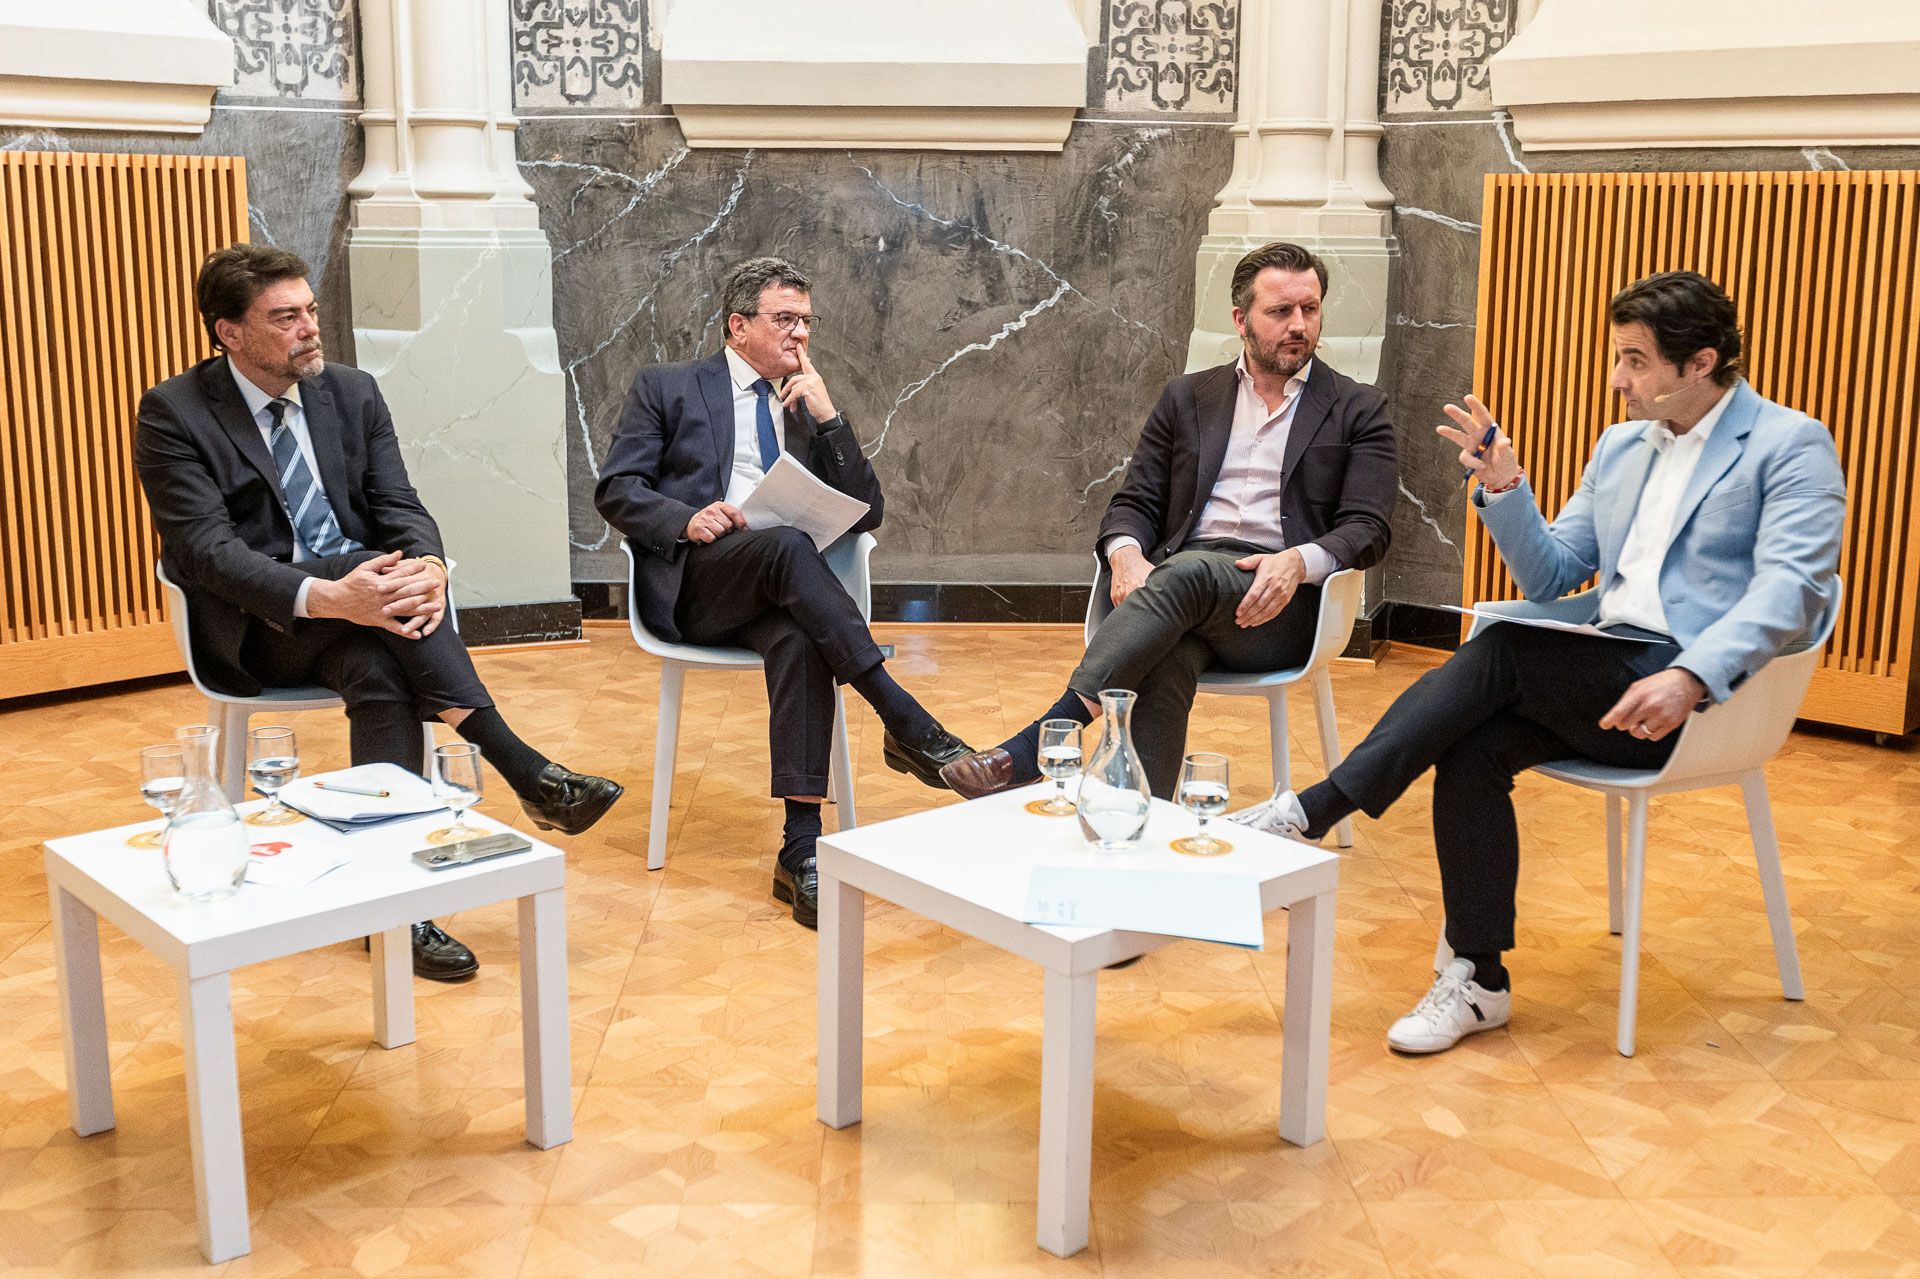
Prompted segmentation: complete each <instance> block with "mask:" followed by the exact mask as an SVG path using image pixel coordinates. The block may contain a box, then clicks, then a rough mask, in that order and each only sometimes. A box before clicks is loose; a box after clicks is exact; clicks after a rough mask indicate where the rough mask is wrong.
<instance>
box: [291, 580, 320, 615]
mask: <svg viewBox="0 0 1920 1279" xmlns="http://www.w3.org/2000/svg"><path fill="white" fill-rule="evenodd" d="M319 580H320V579H319V578H316V577H310V578H308V579H307V580H306V581H304V582H302V583H300V590H299V593H298V594H296V595H295V596H294V597H293V615H294V616H295V617H308V618H310V617H312V616H313V614H312V613H309V612H307V592H308V591H310V590H312V589H313V584H314V583H315V582H317V581H319Z"/></svg>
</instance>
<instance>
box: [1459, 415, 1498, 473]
mask: <svg viewBox="0 0 1920 1279" xmlns="http://www.w3.org/2000/svg"><path fill="white" fill-rule="evenodd" d="M1499 434H1500V424H1499V423H1497V422H1496V423H1493V424H1492V425H1490V426H1488V427H1487V433H1486V434H1485V435H1483V436H1481V437H1480V447H1479V448H1477V449H1475V450H1474V451H1473V455H1474V456H1475V457H1479V456H1480V455H1481V454H1483V453H1485V452H1486V451H1487V450H1488V449H1490V448H1492V447H1493V442H1494V440H1495V439H1496V438H1498V436H1499ZM1460 482H1461V483H1462V484H1471V483H1472V482H1473V468H1472V467H1468V468H1467V469H1466V470H1464V471H1462V472H1461V473H1460Z"/></svg>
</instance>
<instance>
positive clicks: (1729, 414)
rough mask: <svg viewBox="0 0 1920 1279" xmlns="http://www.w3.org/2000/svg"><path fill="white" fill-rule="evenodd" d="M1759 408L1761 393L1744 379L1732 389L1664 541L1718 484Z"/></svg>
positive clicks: (1744, 441)
mask: <svg viewBox="0 0 1920 1279" xmlns="http://www.w3.org/2000/svg"><path fill="white" fill-rule="evenodd" d="M1759 412H1760V397H1759V395H1758V394H1756V393H1755V392H1754V390H1753V389H1752V388H1751V387H1749V386H1748V385H1747V384H1746V383H1744V382H1742V383H1741V384H1740V389H1739V390H1737V391H1735V392H1734V393H1733V402H1732V403H1731V404H1729V405H1727V411H1726V412H1724V413H1722V414H1721V415H1720V421H1719V422H1718V423H1717V424H1716V425H1715V426H1714V428H1713V434H1712V435H1709V436H1708V437H1707V442H1706V444H1705V445H1703V446H1702V447H1701V450H1700V460H1699V461H1698V462H1696V463H1695V464H1694V467H1693V474H1692V475H1690V476H1688V477H1687V489H1686V492H1684V493H1682V494H1681V495H1680V505H1679V506H1678V507H1676V508H1675V509H1674V512H1673V528H1672V531H1671V532H1670V533H1668V535H1667V545H1668V546H1672V545H1673V539H1674V538H1676V537H1678V536H1680V530H1681V529H1683V528H1685V527H1686V526H1687V521H1688V520H1690V519H1692V518H1693V512H1694V510H1695V509H1696V508H1697V507H1699V505H1700V503H1701V501H1702V499H1704V498H1705V497H1706V496H1707V493H1708V492H1709V491H1710V490H1711V489H1712V488H1713V486H1714V485H1715V484H1717V483H1718V482H1719V480H1720V477H1721V476H1722V475H1725V474H1726V473H1727V468H1728V467H1730V466H1732V465H1733V464H1734V462H1735V461H1736V460H1738V459H1739V457H1740V453H1741V451H1742V450H1743V449H1745V448H1746V446H1747V436H1748V435H1749V434H1751V433H1752V431H1753V420H1754V418H1755V417H1756V416H1758V415H1759Z"/></svg>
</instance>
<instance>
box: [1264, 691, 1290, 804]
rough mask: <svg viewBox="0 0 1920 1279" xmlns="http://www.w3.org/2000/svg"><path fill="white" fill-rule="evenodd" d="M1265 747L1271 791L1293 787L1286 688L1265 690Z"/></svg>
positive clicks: (1275, 792) (1276, 791) (1278, 791)
mask: <svg viewBox="0 0 1920 1279" xmlns="http://www.w3.org/2000/svg"><path fill="white" fill-rule="evenodd" d="M1267 749H1268V751H1269V753H1270V755H1269V757H1270V758H1271V759H1272V760H1273V793H1274V794H1276V795H1278V794H1279V793H1280V792H1281V791H1283V790H1292V789H1293V759H1292V756H1291V754H1290V752H1289V751H1288V750H1287V690H1286V689H1285V688H1284V687H1282V688H1270V689H1268V690H1267Z"/></svg>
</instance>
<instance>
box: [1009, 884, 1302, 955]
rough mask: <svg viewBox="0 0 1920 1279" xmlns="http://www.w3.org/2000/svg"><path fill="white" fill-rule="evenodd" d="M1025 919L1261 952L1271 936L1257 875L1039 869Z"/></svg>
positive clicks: (1027, 902)
mask: <svg viewBox="0 0 1920 1279" xmlns="http://www.w3.org/2000/svg"><path fill="white" fill-rule="evenodd" d="M1021 919H1023V920H1024V921H1025V922H1027V923H1029V924H1058V925H1061V926H1063V927H1070V928H1123V929H1126V930H1127V931H1128V932H1135V933H1160V934H1162V935H1164V936H1168V937H1191V938H1193V939H1195V940H1197V941H1212V942H1224V943H1225V944H1227V945H1229V946H1246V947H1251V948H1252V949H1254V950H1258V949H1260V948H1261V944H1262V941H1263V939H1264V938H1265V935H1266V934H1265V931H1264V930H1263V929H1262V927H1261V923H1260V881H1259V879H1258V878H1257V877H1255V876H1253V875H1232V874H1200V873H1195V872H1191V871H1176V870H1142V869H1137V868H1134V867H1127V866H1112V865H1107V866H1100V865H1086V866H1035V867H1034V868H1033V877H1032V879H1030V880H1029V881H1028V882H1027V900H1026V908H1025V913H1024V914H1023V915H1022V916H1021Z"/></svg>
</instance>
